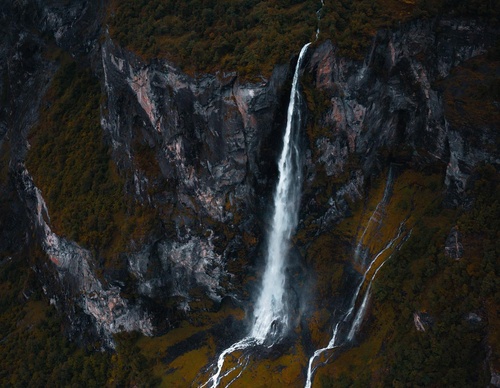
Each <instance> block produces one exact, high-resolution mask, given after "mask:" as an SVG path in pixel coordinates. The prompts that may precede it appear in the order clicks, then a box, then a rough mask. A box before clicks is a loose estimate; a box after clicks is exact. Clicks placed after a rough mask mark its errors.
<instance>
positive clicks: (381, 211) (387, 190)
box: [354, 166, 394, 264]
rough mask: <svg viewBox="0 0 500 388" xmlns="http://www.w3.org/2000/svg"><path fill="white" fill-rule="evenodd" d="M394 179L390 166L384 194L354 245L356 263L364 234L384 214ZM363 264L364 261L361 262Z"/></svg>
mask: <svg viewBox="0 0 500 388" xmlns="http://www.w3.org/2000/svg"><path fill="white" fill-rule="evenodd" d="M393 181H394V176H393V171H392V166H391V167H389V172H388V173H387V181H386V183H385V188H384V195H383V197H382V199H381V200H380V202H379V203H378V204H377V206H376V207H375V210H374V211H373V213H372V215H371V216H370V219H369V220H368V222H367V223H366V226H365V229H364V230H363V233H362V234H361V238H360V239H359V241H358V244H357V245H356V249H355V250H354V261H355V262H356V263H359V259H360V256H361V255H362V253H366V252H363V251H364V250H363V242H364V240H365V235H366V233H367V232H368V230H369V229H370V227H371V225H372V223H374V222H376V223H380V222H381V218H382V217H383V215H384V212H385V207H386V206H387V204H388V203H389V199H390V198H391V192H392V183H393ZM362 264H364V263H362Z"/></svg>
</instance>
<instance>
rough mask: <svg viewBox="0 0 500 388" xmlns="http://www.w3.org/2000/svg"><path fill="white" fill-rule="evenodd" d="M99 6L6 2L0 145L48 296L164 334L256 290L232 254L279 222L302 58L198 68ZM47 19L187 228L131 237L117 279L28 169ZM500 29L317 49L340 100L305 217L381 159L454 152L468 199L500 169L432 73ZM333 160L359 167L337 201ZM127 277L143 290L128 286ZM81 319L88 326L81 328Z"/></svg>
mask: <svg viewBox="0 0 500 388" xmlns="http://www.w3.org/2000/svg"><path fill="white" fill-rule="evenodd" d="M15 7H21V10H22V11H23V12H17V11H18V9H17V8H15ZM23 7H25V8H23ZM101 12H102V10H101V9H100V6H99V5H97V2H79V1H69V2H65V3H64V4H63V3H57V4H56V2H55V3H54V4H52V3H51V5H46V4H45V3H44V2H42V1H24V2H14V4H13V5H9V7H7V8H5V9H4V10H2V11H0V13H1V16H0V21H1V22H4V24H5V25H6V26H7V27H6V32H7V34H6V35H5V36H0V58H1V60H0V73H1V75H2V76H1V77H0V90H4V89H5V88H6V86H5V79H6V78H10V80H11V82H10V84H9V96H8V97H9V98H8V99H7V103H6V104H5V105H2V106H0V148H2V147H3V145H4V144H5V143H6V142H7V141H8V142H9V143H10V147H11V150H12V151H11V155H10V160H9V164H10V170H11V176H12V179H13V180H14V182H15V185H16V188H17V192H18V194H19V197H20V198H21V200H22V203H23V204H24V206H25V208H26V213H27V214H28V216H29V217H30V219H31V222H32V223H33V225H32V228H33V230H36V231H37V233H36V236H37V239H38V240H39V243H40V244H41V246H42V247H43V249H44V251H45V252H46V254H47V256H48V261H47V263H44V264H43V265H42V264H40V268H39V269H38V271H39V272H37V273H39V274H40V278H41V280H40V281H41V283H43V284H44V286H45V289H46V290H47V294H48V295H49V297H50V298H52V300H54V303H55V304H56V306H58V308H60V309H62V310H63V311H64V312H65V313H67V314H68V315H69V316H70V320H72V321H73V329H74V330H75V331H79V330H80V331H85V330H89V331H91V330H94V331H95V332H96V333H98V334H99V335H100V336H102V337H103V338H104V339H105V340H106V341H107V343H108V345H110V346H111V345H112V341H111V335H112V334H113V333H117V332H120V331H130V330H138V331H141V332H143V333H144V334H152V333H155V332H156V331H155V330H156V329H157V326H158V324H157V323H158V321H160V320H161V321H165V322H169V323H167V324H164V326H163V328H170V326H169V324H170V319H171V320H172V321H173V320H174V318H173V316H174V315H175V314H176V311H174V310H175V309H177V310H181V311H182V312H183V313H185V314H189V313H190V311H191V312H192V308H191V306H192V297H191V295H190V291H191V290H192V289H194V288H199V289H201V290H202V293H203V295H204V297H206V298H208V299H209V300H211V301H214V302H215V303H218V302H220V300H221V299H223V298H224V297H225V296H227V295H233V294H237V296H238V297H241V296H242V295H241V294H243V292H242V291H241V287H242V285H241V284H237V283H238V282H237V281H233V279H237V277H233V275H234V274H231V273H229V271H228V269H227V264H228V262H229V261H231V260H233V259H234V257H233V254H234V252H236V251H237V250H238V249H246V251H245V255H244V257H245V260H246V262H245V263H243V264H244V266H247V267H245V268H244V269H242V271H246V270H247V269H249V271H250V272H252V271H254V270H255V269H254V268H253V266H254V265H255V263H254V261H255V260H256V259H255V256H257V255H258V249H260V247H258V248H257V247H256V245H257V243H252V244H247V245H244V241H243V240H245V238H244V237H242V235H243V233H244V232H248V231H256V233H255V235H256V236H257V237H259V238H260V237H261V236H262V235H263V230H264V229H265V227H264V226H263V225H264V224H265V222H266V219H265V218H266V217H265V215H263V214H261V213H263V209H267V208H266V201H267V200H268V199H269V197H270V195H269V194H270V192H271V187H272V185H273V184H274V180H275V176H274V175H275V174H276V171H275V170H274V168H275V167H274V164H275V159H276V157H277V155H276V152H277V151H272V150H271V151H270V149H274V148H278V149H279V147H271V146H270V145H269V144H270V143H272V145H273V146H275V144H274V143H276V142H278V140H276V139H279V138H281V130H282V123H283V122H284V120H283V118H284V113H283V112H284V111H285V107H284V106H285V103H284V102H283V101H284V100H285V99H287V98H288V92H289V90H288V88H289V85H290V78H291V73H292V71H291V68H292V64H288V65H280V66H276V68H275V70H274V72H273V74H272V76H271V77H270V78H269V79H267V80H262V81H261V82H258V83H253V82H246V81H244V80H242V79H241V78H240V77H239V76H238V75H237V74H234V73H228V74H222V73H219V74H215V75H197V76H196V77H194V76H190V75H187V74H184V73H182V72H181V71H180V70H179V69H178V68H176V66H175V64H172V63H170V62H168V61H166V60H160V59H155V60H150V61H149V62H145V61H144V60H142V59H140V58H139V57H137V56H136V55H134V54H132V53H130V52H129V51H127V50H125V49H124V48H122V47H119V46H118V45H117V44H116V43H115V42H113V41H112V40H111V39H110V38H109V36H108V35H107V34H105V33H104V36H103V39H102V41H99V40H98V37H99V36H100V35H101V30H100V28H101V26H100V23H99V22H100V17H101V16H100V15H101ZM20 14H22V17H21V16H19V15H20ZM13 15H18V16H19V17H17V18H14V17H13ZM34 31H39V32H40V33H44V34H48V35H49V36H53V37H54V41H55V43H56V44H57V45H59V47H61V48H63V49H64V50H67V51H68V52H70V53H71V54H72V56H73V57H75V58H76V60H77V61H80V62H82V63H85V64H88V65H89V66H91V67H92V70H93V72H94V73H95V74H96V75H97V76H98V77H99V79H100V82H101V86H102V91H103V94H104V95H105V97H106V98H105V99H103V102H102V106H101V127H102V129H103V132H104V134H105V139H106V141H107V142H108V143H109V144H110V145H111V148H112V156H113V161H114V162H115V163H116V165H117V166H118V169H119V171H120V173H122V174H123V176H125V177H126V179H127V182H126V187H125V191H126V194H127V195H130V196H132V197H133V198H134V200H136V201H137V202H139V203H143V204H149V205H150V206H152V207H157V206H158V207H159V206H163V205H171V206H172V207H175V211H173V210H172V211H171V213H168V215H167V216H165V219H168V221H171V222H172V224H173V226H172V227H171V228H170V229H169V232H171V233H166V232H165V230H161V231H155V233H153V234H152V235H150V236H147V237H146V238H145V239H144V240H143V241H138V242H136V243H134V244H131V246H132V247H133V249H132V248H130V249H125V248H124V251H123V252H122V257H123V258H124V261H125V262H126V272H127V273H126V274H125V275H123V274H120V275H119V276H118V275H117V278H116V279H114V278H112V277H111V278H110V277H108V278H107V279H106V280H105V279H102V278H101V277H99V276H97V275H96V273H97V272H98V269H99V268H98V264H97V262H98V260H97V259H98V258H96V257H93V253H92V252H90V251H89V250H86V249H84V248H82V247H81V246H79V245H78V244H77V243H75V242H73V241H69V240H67V239H65V238H63V237H60V236H57V235H56V234H54V233H53V232H52V230H51V226H50V218H49V214H50V209H47V208H46V206H45V202H44V200H43V193H41V192H40V190H39V189H38V188H37V187H36V186H35V185H34V183H33V181H32V179H31V177H30V174H29V172H28V171H27V170H26V169H25V168H24V165H23V162H24V160H25V157H26V153H27V152H28V149H29V144H28V142H27V136H28V132H29V130H30V129H31V128H32V127H33V126H34V125H35V123H36V122H37V119H38V114H39V110H40V104H41V101H42V98H43V96H44V95H45V93H46V91H47V88H48V85H49V84H50V80H51V79H52V77H53V75H54V73H55V71H56V69H57V66H58V65H57V63H56V62H55V61H51V60H49V59H47V58H44V57H43V55H42V48H43V47H44V45H45V43H44V42H43V40H42V39H41V38H40V35H37V34H36V33H35V32H34ZM494 37H495V33H494V32H492V31H490V30H488V27H486V26H484V25H483V24H481V23H479V22H475V21H471V20H460V19H434V20H426V21H415V22H411V23H408V24H405V25H403V26H401V27H400V28H398V29H395V30H392V31H385V30H384V31H380V32H379V33H378V34H377V36H376V37H375V38H374V41H373V46H372V47H371V48H370V50H369V55H367V57H366V59H365V61H364V62H359V61H353V60H350V59H346V58H342V57H339V56H338V55H337V48H336V47H335V46H334V45H333V44H332V43H331V42H330V41H326V42H323V43H321V44H319V45H318V46H317V47H315V48H314V49H313V48H312V47H311V49H310V53H308V55H307V57H306V58H305V64H306V66H307V67H306V69H305V72H306V73H309V74H310V75H312V79H313V87H314V88H315V89H318V90H321V91H323V92H325V95H326V96H327V105H326V106H327V110H326V112H321V119H320V121H321V123H322V125H323V126H324V127H325V128H327V129H328V134H326V135H325V134H320V135H316V134H315V135H313V136H310V138H309V139H308V140H309V142H307V141H306V140H305V139H302V140H304V144H305V145H306V146H307V147H309V148H308V149H306V150H305V151H304V152H305V155H306V157H305V159H307V160H306V161H305V168H304V169H305V170H307V173H308V174H307V179H305V180H304V181H305V183H304V186H306V189H309V190H310V192H309V194H307V195H305V196H304V197H303V200H302V202H303V206H301V210H300V214H299V217H300V218H301V219H302V218H305V217H303V216H304V215H307V213H309V212H312V211H313V210H314V209H316V208H319V209H321V214H319V215H318V216H317V217H315V219H314V221H313V222H314V223H315V224H318V225H320V228H319V230H320V232H324V231H327V230H329V229H330V228H331V227H332V226H334V225H335V224H336V223H338V222H339V221H341V220H342V219H343V218H345V217H346V216H347V215H348V214H349V212H350V203H351V202H354V201H358V200H360V199H361V198H362V197H363V194H364V191H365V189H366V186H367V185H369V184H370V182H371V180H372V177H373V176H375V175H377V174H379V173H380V171H382V170H383V169H384V168H385V167H386V165H384V164H385V163H387V162H386V161H384V160H383V159H384V158H383V157H381V155H384V156H385V157H387V158H386V159H391V158H399V160H398V161H401V160H404V161H405V162H408V163H409V164H413V165H419V164H425V163H428V162H439V163H442V164H443V165H444V166H445V170H446V181H445V183H446V185H447V187H448V190H449V192H450V198H451V200H450V202H451V203H452V204H455V205H456V204H459V203H460V202H461V201H462V200H463V197H464V195H465V189H466V187H467V183H468V180H469V175H470V173H471V171H472V169H473V168H474V167H475V166H477V165H478V164H480V163H481V162H490V163H493V164H497V165H498V164H499V163H500V155H499V154H498V150H497V149H493V150H492V149H491V148H489V149H486V148H484V147H482V145H483V144H484V143H487V142H489V143H492V140H491V136H492V135H491V133H489V132H488V131H486V130H484V131H481V132H480V133H478V134H477V138H478V139H482V140H481V142H479V143H477V144H472V143H471V142H470V141H469V138H468V137H467V136H466V134H465V133H464V131H463V129H462V128H457V127H454V126H453V125H452V124H450V123H449V122H448V121H447V120H446V118H445V115H444V107H443V97H442V93H441V92H440V91H439V90H438V89H437V88H436V87H435V86H434V85H435V81H437V80H439V79H442V78H444V77H447V76H448V75H449V74H450V71H451V70H452V69H453V68H454V67H456V66H457V65H459V64H461V63H463V62H464V61H466V60H467V59H469V58H471V57H473V56H476V55H479V54H482V53H484V52H485V51H486V49H487V48H488V47H489V46H491V44H492V43H493V41H494ZM5 74H6V75H7V76H8V77H3V75H5ZM305 110H306V109H303V112H302V113H304V114H307V112H306V111H305ZM304 138H305V135H304ZM493 143H494V142H493ZM138 144H139V145H140V146H141V147H143V148H145V149H147V150H148V152H149V154H150V155H151V159H153V160H152V163H153V164H154V165H155V166H157V167H158V169H159V174H157V175H154V174H151V173H150V172H149V171H146V170H147V169H146V168H144V167H143V166H141V165H140V163H138V159H139V156H140V150H138ZM3 150H4V149H3V148H2V152H3ZM273 152H274V153H273ZM399 152H401V153H404V155H403V156H400V155H398V153H399ZM387 155H388V156H387ZM353 160H354V162H353ZM269 166H273V167H272V168H269ZM320 168H321V169H324V171H325V175H326V177H327V178H328V179H340V178H341V177H342V176H343V175H345V177H346V178H345V179H343V180H342V181H341V183H339V184H338V185H337V186H336V189H335V194H334V195H328V196H327V198H326V200H325V201H324V202H325V203H320V199H318V198H316V194H317V192H319V191H320V189H321V188H319V189H318V188H316V189H314V188H311V186H312V182H313V180H314V177H315V176H317V174H318V171H319V169H320ZM223 226H227V227H229V228H233V229H231V230H233V231H234V235H232V236H225V235H223V233H221V232H220V230H221V228H222V227H223ZM165 229H167V228H165ZM160 232H161V233H160ZM162 233H163V234H162ZM167 234H168V235H167ZM253 237H254V236H252V238H253ZM247 238H248V237H247ZM445 250H446V252H447V253H448V254H449V255H450V256H451V257H453V258H457V259H458V258H460V257H462V256H463V247H462V246H461V243H460V233H459V232H458V231H457V230H455V229H453V230H452V231H451V232H450V235H449V237H448V239H447V240H446V246H445ZM129 275H130V277H128V276H129ZM129 283H130V284H129ZM126 286H130V287H131V288H132V289H133V291H134V292H136V293H137V296H138V297H137V298H135V299H134V300H128V299H127V298H126V297H125V296H123V294H124V290H125V288H126ZM169 297H178V299H176V306H175V309H172V310H169V311H161V312H158V311H157V310H155V309H153V308H151V305H154V299H158V300H160V299H166V298H169ZM241 299H242V300H245V302H246V301H247V300H246V299H245V298H244V297H241ZM72 300H76V305H77V306H78V308H79V309H80V310H81V311H80V310H78V309H77V308H75V307H74V306H72ZM151 300H153V302H152V301H151ZM154 306H156V305H154ZM153 311H154V312H153ZM155 314H156V316H155ZM82 317H83V318H82ZM82 321H86V322H89V324H88V325H87V326H84V327H82V328H80V327H78V326H79V322H82ZM92 328H93V329H92Z"/></svg>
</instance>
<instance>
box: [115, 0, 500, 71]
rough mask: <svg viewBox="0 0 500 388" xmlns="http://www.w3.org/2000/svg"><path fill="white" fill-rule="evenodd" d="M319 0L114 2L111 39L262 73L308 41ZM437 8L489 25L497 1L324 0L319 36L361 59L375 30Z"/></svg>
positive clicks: (189, 65) (145, 50) (149, 53)
mask: <svg viewBox="0 0 500 388" xmlns="http://www.w3.org/2000/svg"><path fill="white" fill-rule="evenodd" d="M320 8H321V2H320V1H319V0H303V1H297V0H288V1H287V0H265V1H257V0H238V1H234V0H210V1H180V0H167V1H163V0H162V1H160V0H140V1H136V0H113V1H111V2H110V7H109V10H108V17H107V23H108V25H109V31H110V34H111V37H112V38H113V39H115V40H116V41H117V42H118V43H119V44H120V45H122V46H123V47H126V48H128V49H130V50H132V51H134V52H136V53H137V54H139V55H141V56H142V57H143V58H144V59H152V58H167V59H168V60H170V61H172V62H173V63H175V64H176V65H178V66H180V67H181V68H182V69H183V70H184V71H186V72H188V73H200V72H201V73H203V72H205V73H206V72H212V73H214V72H217V71H237V72H238V73H239V74H240V75H242V76H244V77H256V76H259V75H263V76H265V77H268V76H269V75H270V74H271V71H272V69H273V68H274V66H276V65H277V64H282V63H287V62H288V61H289V59H290V57H291V56H293V55H295V54H297V53H298V52H299V50H300V47H302V46H303V45H304V44H305V43H307V42H309V41H313V40H314V36H315V33H316V29H317V27H318V18H317V14H316V12H317V11H318V10H319V9H320ZM439 13H451V14H453V15H464V16H480V17H485V18H488V19H490V21H491V22H492V23H494V22H495V20H497V18H498V17H499V15H500V6H499V5H498V2H491V1H489V2H485V1H482V0H467V1H466V0H461V1H458V2H457V1H450V0H409V1H402V0H357V1H353V0H339V1H333V0H325V1H324V6H323V8H322V11H321V14H320V15H321V21H320V24H319V27H320V36H319V40H320V41H322V40H326V39H331V40H332V41H333V42H334V44H336V45H337V46H338V47H339V50H340V52H339V54H340V55H342V56H348V57H351V58H355V59H362V58H363V57H364V55H365V51H366V49H367V47H368V46H369V45H370V42H371V41H372V38H373V36H374V35H375V33H376V31H377V30H378V29H380V28H389V27H393V26H395V25H396V24H397V23H400V22H405V21H408V20H410V19H415V18H422V17H433V16H435V15H437V14H439Z"/></svg>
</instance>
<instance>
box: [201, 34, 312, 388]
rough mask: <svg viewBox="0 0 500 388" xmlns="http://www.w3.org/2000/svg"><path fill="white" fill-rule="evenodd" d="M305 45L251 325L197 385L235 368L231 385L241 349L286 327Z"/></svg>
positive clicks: (270, 339) (268, 340) (270, 340)
mask: <svg viewBox="0 0 500 388" xmlns="http://www.w3.org/2000/svg"><path fill="white" fill-rule="evenodd" d="M309 45H310V43H307V44H306V45H305V46H304V47H302V50H300V54H299V59H298V60H297V65H296V66H295V72H294V75H293V82H292V89H291V92H290V102H289V104H288V111H287V121H286V128H285V134H284V137H283V149H282V151H281V155H280V158H279V161H278V171H279V179H278V184H277V186H276V190H275V193H274V209H273V217H272V221H271V227H270V230H269V235H268V239H267V252H266V267H265V270H264V275H263V279H262V288H261V292H260V295H259V297H258V299H257V302H256V304H255V310H254V314H253V317H254V319H253V325H252V328H251V330H250V333H249V334H248V335H247V336H246V337H245V338H243V339H242V340H240V341H238V342H236V343H234V344H233V345H231V346H230V347H229V348H227V349H225V350H224V351H223V352H222V353H221V354H220V355H219V358H218V360H217V366H216V371H215V373H214V374H213V375H212V376H211V377H210V379H209V380H208V381H207V382H206V383H205V384H203V385H201V387H205V386H208V385H209V386H210V387H212V388H215V387H217V386H218V385H219V383H220V381H221V379H222V378H224V377H226V376H228V375H229V374H230V373H233V372H234V371H235V370H237V369H238V368H239V369H240V372H239V374H238V375H237V376H236V377H235V378H233V379H232V380H231V382H230V383H229V384H231V383H232V382H233V381H234V380H235V379H237V378H238V377H239V375H240V374H241V371H242V370H243V369H244V368H245V366H246V364H247V363H248V357H249V354H248V353H246V354H245V349H247V348H250V347H254V346H257V345H265V346H268V347H271V346H272V345H274V344H275V343H276V342H277V341H278V340H279V339H280V338H281V337H282V336H283V334H284V333H285V332H286V330H287V329H288V321H289V316H288V315H289V312H288V309H287V304H286V295H285V280H286V279H285V265H286V259H287V255H288V251H289V245H290V237H291V235H292V233H293V232H294V230H295V228H296V226H297V218H298V211H299V205H300V188H301V181H302V177H301V160H300V150H299V147H298V137H299V130H300V126H301V117H300V110H299V109H296V107H297V105H298V104H299V101H300V93H299V74H300V69H301V66H302V62H303V60H304V56H305V53H306V51H307V48H308V47H309ZM235 351H242V352H243V354H242V356H240V358H239V359H238V360H237V366H236V367H233V368H230V369H229V370H227V371H226V372H225V373H223V367H224V361H225V358H226V356H227V355H229V354H231V353H233V352H235Z"/></svg>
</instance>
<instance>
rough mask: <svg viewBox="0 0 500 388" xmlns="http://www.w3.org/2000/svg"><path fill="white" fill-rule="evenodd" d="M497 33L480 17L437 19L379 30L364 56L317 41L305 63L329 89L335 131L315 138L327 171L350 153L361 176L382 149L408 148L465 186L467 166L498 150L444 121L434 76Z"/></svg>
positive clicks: (328, 117) (332, 172) (333, 171)
mask: <svg viewBox="0 0 500 388" xmlns="http://www.w3.org/2000/svg"><path fill="white" fill-rule="evenodd" d="M494 36H495V34H494V33H493V32H491V31H489V30H488V29H487V27H485V26H484V25H481V24H479V23H475V22H471V21H462V20H446V19H441V20H438V21H420V22H414V23H411V24H409V25H406V26H404V27H402V28H401V29H399V30H397V31H394V32H391V31H383V32H380V33H379V34H377V36H376V37H375V39H374V41H373V46H372V48H371V51H370V53H369V55H368V56H367V57H366V59H365V62H364V63H355V62H352V61H349V60H346V59H345V58H339V57H337V56H335V47H334V46H332V44H331V43H330V42H325V43H324V44H322V45H321V46H320V47H318V49H317V50H316V51H315V52H314V54H313V56H312V58H311V61H310V64H309V68H310V70H311V71H312V72H313V73H314V77H315V78H314V79H315V85H316V87H317V88H319V89H322V90H324V91H325V92H327V93H328V95H329V96H331V97H330V104H331V107H330V109H329V110H328V112H327V113H326V114H325V115H324V118H323V125H325V126H327V127H329V128H332V130H333V131H334V138H333V139H329V138H326V137H318V138H317V139H315V144H314V146H315V147H317V148H318V149H319V150H320V156H319V157H318V162H319V163H321V164H324V166H325V169H326V171H327V174H328V176H337V175H340V174H341V173H342V172H343V171H344V170H345V168H346V163H347V161H348V158H349V155H351V154H357V155H359V156H360V157H361V160H362V170H363V174H364V175H365V176H366V175H367V174H368V173H369V172H370V171H373V169H374V168H377V164H378V163H380V158H379V155H380V153H381V151H383V150H384V149H386V150H391V151H390V152H391V154H394V153H397V152H398V150H399V151H403V150H406V151H407V153H408V157H409V158H411V159H413V162H428V161H433V160H434V161H441V162H443V163H445V164H447V165H448V167H447V170H446V184H447V186H448V187H449V189H450V190H451V191H453V192H456V193H457V194H461V193H463V191H464V188H465V181H466V180H467V177H468V171H469V170H470V169H471V168H472V167H473V166H475V165H476V164H477V163H479V161H489V162H492V163H495V162H496V161H497V159H498V155H494V154H487V153H485V152H483V151H482V150H480V149H474V147H469V145H468V144H467V145H466V144H465V142H464V139H463V137H462V135H461V133H460V130H459V129H455V128H450V127H449V125H448V122H447V121H446V118H445V116H444V109H443V101H442V95H441V94H440V92H439V91H438V90H436V89H435V88H434V87H433V82H435V81H436V80H438V79H441V78H444V77H446V76H448V75H449V73H450V71H451V69H452V68H453V67H455V66H457V65H458V64H460V63H461V62H463V61H465V60H467V59H469V58H471V57H474V56H476V55H479V54H482V53H485V52H486V49H487V48H488V47H489V46H490V45H491V44H492V42H493V40H494Z"/></svg>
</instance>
